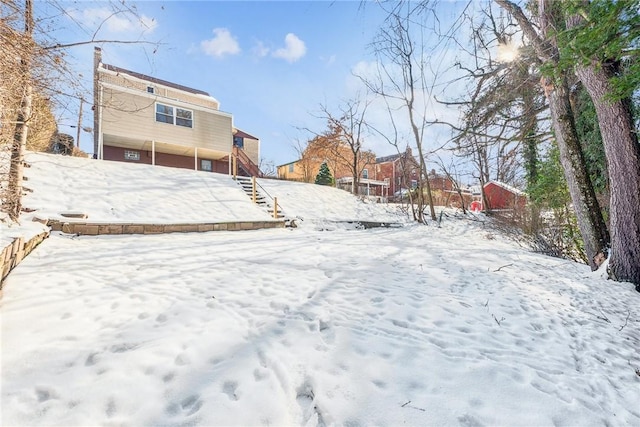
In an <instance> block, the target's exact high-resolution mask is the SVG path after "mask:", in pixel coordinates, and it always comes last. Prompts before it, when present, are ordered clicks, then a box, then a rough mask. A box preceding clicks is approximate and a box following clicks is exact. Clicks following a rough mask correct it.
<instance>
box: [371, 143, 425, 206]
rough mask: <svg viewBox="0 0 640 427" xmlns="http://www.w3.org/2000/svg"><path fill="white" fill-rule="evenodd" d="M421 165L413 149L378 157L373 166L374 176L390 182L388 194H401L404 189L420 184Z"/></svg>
mask: <svg viewBox="0 0 640 427" xmlns="http://www.w3.org/2000/svg"><path fill="white" fill-rule="evenodd" d="M419 171H420V165H419V164H418V162H417V161H416V159H415V158H414V157H413V154H412V153H411V149H410V148H407V149H406V151H405V152H404V153H398V154H393V155H391V156H385V157H378V158H377V159H376V164H375V166H374V167H373V176H372V178H373V179H375V180H378V181H384V182H387V183H388V188H387V191H388V195H389V196H392V195H396V194H397V195H400V194H401V193H403V190H404V191H406V190H407V189H410V188H416V187H417V186H418V177H419Z"/></svg>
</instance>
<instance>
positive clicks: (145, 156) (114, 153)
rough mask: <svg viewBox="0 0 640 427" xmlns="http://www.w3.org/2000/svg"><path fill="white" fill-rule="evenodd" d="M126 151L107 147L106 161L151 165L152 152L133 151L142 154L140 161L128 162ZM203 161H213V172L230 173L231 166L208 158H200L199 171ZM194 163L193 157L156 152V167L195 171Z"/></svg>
mask: <svg viewBox="0 0 640 427" xmlns="http://www.w3.org/2000/svg"><path fill="white" fill-rule="evenodd" d="M125 150H129V149H127V148H121V147H114V146H111V145H105V146H104V160H112V161H116V162H126V163H141V164H146V165H150V164H151V162H152V154H151V151H147V150H133V151H138V152H139V153H140V160H126V159H125V158H124V152H125ZM201 160H211V167H212V172H217V173H223V174H228V173H229V164H228V163H227V162H226V161H220V160H213V159H209V158H207V157H198V170H202V168H201V165H202V163H201ZM194 163H195V159H194V158H193V157H189V156H179V155H175V154H167V153H161V152H156V166H168V167H173V168H182V169H194Z"/></svg>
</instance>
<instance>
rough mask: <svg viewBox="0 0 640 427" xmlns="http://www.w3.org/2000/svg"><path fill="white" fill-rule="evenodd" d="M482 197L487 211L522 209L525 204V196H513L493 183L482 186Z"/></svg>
mask: <svg viewBox="0 0 640 427" xmlns="http://www.w3.org/2000/svg"><path fill="white" fill-rule="evenodd" d="M484 195H485V197H486V199H487V204H488V205H489V209H514V208H523V207H524V206H525V205H526V203H527V198H526V196H524V195H518V194H514V193H513V192H511V191H509V190H508V189H506V188H503V187H501V186H499V185H497V184H495V183H493V182H488V183H486V184H485V185H484Z"/></svg>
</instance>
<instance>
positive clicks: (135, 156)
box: [124, 150, 140, 161]
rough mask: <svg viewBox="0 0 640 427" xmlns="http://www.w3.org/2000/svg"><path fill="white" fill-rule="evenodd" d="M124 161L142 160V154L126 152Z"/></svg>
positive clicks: (131, 151)
mask: <svg viewBox="0 0 640 427" xmlns="http://www.w3.org/2000/svg"><path fill="white" fill-rule="evenodd" d="M124 159H125V160H134V161H137V160H140V152H139V151H133V150H124Z"/></svg>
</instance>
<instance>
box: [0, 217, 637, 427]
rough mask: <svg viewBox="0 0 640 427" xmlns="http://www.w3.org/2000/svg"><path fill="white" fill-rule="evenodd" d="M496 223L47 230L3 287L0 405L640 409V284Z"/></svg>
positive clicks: (14, 419)
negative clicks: (539, 248) (493, 229)
mask: <svg viewBox="0 0 640 427" xmlns="http://www.w3.org/2000/svg"><path fill="white" fill-rule="evenodd" d="M485 234H486V233H485V232H483V231H481V230H478V229H474V227H473V225H470V223H469V221H466V220H452V221H451V222H450V223H448V224H447V226H445V227H444V228H442V229H437V228H434V227H418V226H410V227H405V228H402V229H376V230H366V231H360V230H356V231H346V230H337V231H333V232H321V231H316V230H313V229H297V230H262V231H251V232H241V233H237V232H235V233H234V232H213V233H203V234H172V235H159V236H101V237H80V238H77V237H71V236H65V235H55V236H52V237H51V238H50V239H49V240H48V241H47V242H45V244H43V245H42V246H40V247H39V248H38V249H37V250H36V251H35V252H34V253H33V254H32V255H31V256H30V257H29V258H28V259H27V260H26V261H24V262H23V264H21V265H20V266H19V267H18V268H17V269H16V270H15V271H14V272H13V273H12V274H11V276H10V278H9V281H8V283H7V285H6V290H5V294H4V298H3V300H2V302H1V304H2V305H1V307H0V309H1V311H2V368H3V371H2V424H3V425H43V424H46V425H54V424H55V425H89V424H90V425H322V424H325V425H362V426H364V425H402V424H407V425H468V426H478V425H574V426H577V425H581V426H582V425H605V424H608V425H639V424H640V407H639V406H638V402H640V376H638V375H637V373H636V372H635V369H639V368H640V355H639V354H638V352H637V350H638V348H639V346H640V322H638V320H639V319H638V315H637V307H638V306H639V305H640V295H639V294H638V293H637V292H635V291H634V290H633V286H632V285H628V284H621V283H613V282H603V281H602V280H601V279H599V278H597V277H595V276H594V275H593V274H592V273H590V272H589V270H588V268H587V267H586V266H582V265H578V264H575V263H572V262H567V261H563V260H559V259H553V258H547V257H544V256H539V255H535V254H530V253H527V252H525V251H523V250H522V249H519V248H517V247H514V246H513V244H512V243H510V242H506V241H501V239H500V238H497V239H493V240H488V239H486V238H485ZM501 267H502V268H501ZM604 318H606V319H608V321H606V320H603V319H604Z"/></svg>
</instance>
